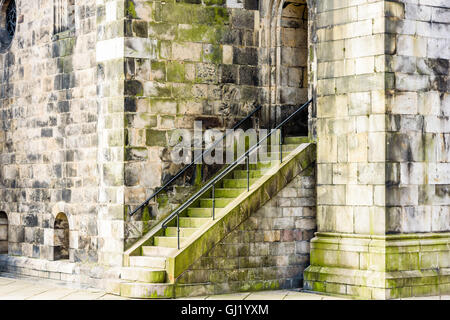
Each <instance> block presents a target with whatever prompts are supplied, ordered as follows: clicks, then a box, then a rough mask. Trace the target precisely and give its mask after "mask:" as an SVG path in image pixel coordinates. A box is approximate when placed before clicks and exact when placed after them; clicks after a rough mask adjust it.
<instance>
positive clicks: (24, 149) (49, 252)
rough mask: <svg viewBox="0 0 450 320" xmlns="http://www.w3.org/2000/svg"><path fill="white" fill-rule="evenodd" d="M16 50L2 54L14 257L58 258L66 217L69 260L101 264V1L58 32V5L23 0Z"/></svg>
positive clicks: (3, 153) (2, 205)
mask: <svg viewBox="0 0 450 320" xmlns="http://www.w3.org/2000/svg"><path fill="white" fill-rule="evenodd" d="M16 4H17V28H16V33H15V36H14V38H13V40H12V44H11V48H10V49H8V50H7V51H5V52H4V53H2V54H0V66H1V67H0V68H1V73H0V80H1V90H0V164H1V169H0V199H1V200H0V211H4V212H6V213H7V215H8V223H9V238H8V241H9V254H10V255H21V256H25V257H33V258H41V259H49V260H52V259H53V248H52V246H53V239H54V237H53V226H54V219H55V217H56V214H58V213H59V212H64V213H65V214H66V215H67V216H68V218H69V225H70V260H71V261H90V262H95V261H97V201H98V178H97V166H96V159H97V117H98V108H97V100H96V99H97V98H96V97H97V91H96V77H97V66H96V59H95V44H96V20H95V13H96V10H95V1H93V0H80V1H77V8H76V9H77V10H76V15H75V21H74V23H75V25H74V26H73V28H70V30H66V31H65V32H62V33H58V34H54V29H53V1H50V0H44V1H25V0H17V1H16Z"/></svg>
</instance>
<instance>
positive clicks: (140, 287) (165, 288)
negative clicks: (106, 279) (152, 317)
mask: <svg viewBox="0 0 450 320" xmlns="http://www.w3.org/2000/svg"><path fill="white" fill-rule="evenodd" d="M120 295H121V296H123V297H128V298H141V299H144V298H152V299H169V298H173V297H174V290H173V284H171V283H144V282H123V283H121V284H120Z"/></svg>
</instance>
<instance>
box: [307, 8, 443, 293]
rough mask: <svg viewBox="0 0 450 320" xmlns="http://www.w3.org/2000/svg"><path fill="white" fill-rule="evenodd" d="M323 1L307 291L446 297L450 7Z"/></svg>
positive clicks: (318, 14)
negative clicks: (314, 214) (314, 224)
mask: <svg viewBox="0 0 450 320" xmlns="http://www.w3.org/2000/svg"><path fill="white" fill-rule="evenodd" d="M446 2H447V1H445V0H437V1H419V3H417V1H416V2H414V3H412V2H411V1H396V2H393V1H375V2H374V1H357V2H356V1H331V0H324V1H319V2H318V3H317V5H316V7H315V8H314V14H312V18H313V19H314V20H315V26H316V30H315V32H316V36H317V38H316V39H313V41H316V43H315V45H314V46H315V48H316V54H317V57H316V61H317V88H316V91H317V119H316V121H317V143H318V153H317V220H318V221H317V222H318V232H317V233H316V237H315V238H314V239H313V240H312V243H311V266H310V267H309V268H308V269H307V270H306V271H305V275H304V278H305V284H304V286H305V288H306V289H308V290H312V291H320V292H326V293H330V294H342V295H352V296H359V297H364V298H373V299H390V298H398V297H408V296H422V295H437V294H443V293H448V292H450V277H449V276H448V271H450V269H449V268H450V233H449V232H450V214H449V205H450V193H449V191H448V190H449V183H450V175H449V172H450V164H449V163H448V162H449V151H450V145H449V144H448V132H449V128H450V125H449V123H448V121H449V120H448V116H449V110H450V105H449V103H450V99H449V95H448V92H449V88H450V86H449V82H448V78H447V77H448V72H449V59H450V51H449V50H450V49H449V48H450V39H449V35H450V32H449V26H450V24H449V23H450V18H449V14H450V8H449V4H448V2H447V3H446Z"/></svg>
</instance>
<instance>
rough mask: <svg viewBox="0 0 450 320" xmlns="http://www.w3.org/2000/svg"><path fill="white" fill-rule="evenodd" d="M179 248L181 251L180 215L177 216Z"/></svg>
mask: <svg viewBox="0 0 450 320" xmlns="http://www.w3.org/2000/svg"><path fill="white" fill-rule="evenodd" d="M177 247H178V250H180V215H179V214H177Z"/></svg>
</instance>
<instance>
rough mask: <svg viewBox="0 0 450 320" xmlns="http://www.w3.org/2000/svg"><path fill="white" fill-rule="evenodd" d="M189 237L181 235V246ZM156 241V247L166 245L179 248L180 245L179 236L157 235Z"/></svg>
mask: <svg viewBox="0 0 450 320" xmlns="http://www.w3.org/2000/svg"><path fill="white" fill-rule="evenodd" d="M186 240H187V238H185V237H180V246H181V245H183V243H184V242H186ZM153 241H154V243H155V246H156V247H166V248H177V247H178V238H177V237H176V236H175V237H155V238H154V240H153Z"/></svg>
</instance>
